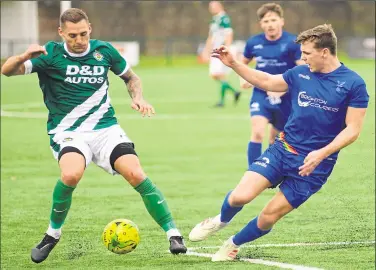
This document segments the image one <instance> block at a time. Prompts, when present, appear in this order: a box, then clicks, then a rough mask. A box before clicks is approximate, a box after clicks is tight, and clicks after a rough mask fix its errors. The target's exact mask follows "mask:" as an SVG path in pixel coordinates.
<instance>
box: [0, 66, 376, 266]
mask: <svg viewBox="0 0 376 270" xmlns="http://www.w3.org/2000/svg"><path fill="white" fill-rule="evenodd" d="M345 63H346V64H347V65H348V66H349V67H351V68H353V69H355V70H356V71H357V72H359V73H360V74H361V76H363V78H364V79H365V80H366V82H367V86H368V91H369V94H370V100H371V102H370V107H369V111H368V113H367V117H366V121H365V124H364V128H363V132H362V135H361V137H360V138H359V139H358V141H357V142H355V143H354V144H353V145H351V146H349V147H348V148H346V149H345V150H343V151H342V152H341V154H340V157H339V160H338V164H337V165H336V167H335V169H334V172H333V173H332V175H331V177H330V179H329V181H328V183H327V184H326V185H325V186H324V188H323V189H322V190H321V191H320V192H318V194H316V195H315V196H313V197H312V198H311V199H310V200H309V201H308V202H307V203H306V204H304V205H302V206H301V207H300V208H299V209H298V210H297V211H294V212H292V213H291V214H289V215H288V216H287V217H285V218H284V219H283V220H281V222H279V223H278V224H277V225H276V226H275V228H274V230H273V231H272V233H270V234H268V235H267V236H265V237H263V238H261V239H258V240H256V241H255V242H254V244H258V245H262V244H280V243H297V242H307V243H319V242H342V241H365V240H374V239H375V231H374V228H375V197H374V195H375V175H374V172H375V167H374V166H375V165H374V161H375V156H374V153H375V150H374V149H375V142H374V138H375V133H374V130H375V126H374V124H375V103H374V100H375V81H374V77H375V73H374V70H375V66H374V62H373V61H360V60H353V61H345ZM135 71H136V72H137V73H138V74H139V75H140V76H141V78H142V80H143V86H144V92H145V96H146V98H147V99H148V100H149V101H150V102H151V103H152V104H153V105H154V106H155V109H156V111H157V115H156V116H155V117H154V118H153V119H143V118H142V117H141V116H138V114H137V112H134V111H132V110H131V109H130V106H129V97H128V94H127V90H126V89H125V87H124V85H123V82H122V81H121V80H120V79H118V78H116V77H115V76H111V78H110V80H111V86H110V93H111V98H112V101H113V104H114V107H115V109H116V112H117V114H118V115H119V122H120V124H121V126H122V127H123V128H124V129H125V131H126V132H127V134H128V136H129V137H130V138H131V139H132V140H133V141H134V142H135V144H136V150H137V152H138V154H139V157H140V159H141V162H142V164H143V167H144V169H145V171H146V172H147V173H148V175H149V176H150V178H151V179H152V180H153V181H154V182H155V183H156V184H157V185H158V186H159V188H160V189H161V190H162V191H163V192H164V194H165V196H166V198H167V200H168V203H169V205H170V208H171V210H172V213H173V215H174V217H175V220H176V223H177V224H178V226H179V228H180V230H181V231H182V233H183V234H184V236H186V243H187V246H188V247H200V246H218V245H221V241H223V240H225V239H227V238H228V237H229V236H230V235H232V234H234V233H235V232H237V231H238V230H240V229H241V228H242V226H244V225H245V224H246V223H247V222H248V221H249V220H250V219H252V218H253V217H254V216H255V215H257V214H258V212H259V211H260V210H261V209H262V207H263V206H264V205H265V204H266V203H267V202H268V201H269V200H270V198H271V197H272V196H273V194H274V192H275V190H267V191H266V192H265V193H263V194H262V195H260V196H259V197H258V198H257V199H256V200H255V201H254V202H252V203H251V204H250V205H248V206H246V207H245V209H244V210H243V211H242V212H241V213H240V214H239V215H238V216H237V217H236V218H235V219H234V221H233V223H232V224H231V226H229V227H227V228H226V229H224V230H223V231H221V232H220V233H218V235H216V236H214V237H212V238H210V239H208V240H207V241H205V242H202V243H190V242H189V241H188V240H187V238H188V237H187V236H188V233H189V231H190V229H191V228H192V227H193V226H194V225H195V224H196V223H197V222H200V221H201V220H203V219H204V218H206V217H208V216H213V215H216V214H217V213H218V211H219V209H220V206H221V204H222V200H223V198H224V196H225V194H226V193H227V192H228V191H229V190H230V189H232V188H233V187H235V185H236V184H237V183H238V181H239V179H240V177H241V176H242V174H243V172H244V170H245V168H246V163H247V161H246V147H247V142H248V139H249V134H250V133H249V131H250V130H249V119H248V118H249V117H248V101H249V96H250V94H251V93H250V92H245V93H244V94H243V96H242V97H241V101H240V103H239V105H238V106H237V107H234V106H233V102H232V97H231V96H230V95H228V97H227V104H226V108H224V109H214V108H211V106H212V105H213V104H214V103H215V102H216V101H217V100H218V98H219V85H217V84H216V83H215V82H213V81H211V80H210V79H209V77H208V76H207V74H208V70H207V67H206V66H189V67H188V66H185V67H178V66H173V67H158V68H156V67H154V68H153V67H138V68H135ZM231 82H232V83H233V84H234V85H238V80H237V77H236V76H235V74H234V73H232V74H231ZM30 103H36V104H37V105H36V106H34V107H32V106H31V107H30V106H29V107H28V106H26V105H27V104H30ZM7 104H19V105H20V107H18V108H17V107H13V109H12V108H10V107H7ZM1 105H2V109H3V110H7V111H22V112H29V113H30V114H29V115H30V117H33V116H34V115H35V113H42V114H43V113H45V112H46V109H45V108H44V107H43V103H42V94H41V91H40V90H39V87H38V82H37V76H36V75H29V76H21V77H13V78H6V77H4V76H2V77H1ZM46 117H47V115H45V117H44V118H30V119H27V118H9V117H2V118H1V165H2V166H1V267H2V269H24V268H35V269H36V268H38V269H52V268H53V269H55V268H59V269H117V268H119V269H120V268H123V269H124V268H127V269H148V270H149V269H179V270H180V269H193V268H194V269H226V270H227V269H245V268H246V267H247V268H251V267H252V269H272V268H273V267H269V266H263V265H255V264H253V265H251V264H249V263H246V262H234V263H224V264H213V263H211V262H210V260H209V259H208V258H201V257H195V256H172V255H170V254H169V253H167V252H166V250H167V249H168V243H167V241H166V236H165V234H164V233H163V232H162V230H161V229H159V227H158V226H157V225H156V224H155V223H154V221H153V220H152V219H151V217H149V215H148V214H147V212H146V210H145V208H144V205H143V203H142V200H141V199H140V197H139V195H138V194H137V193H136V192H135V191H134V190H133V189H132V188H131V187H130V186H129V185H128V184H127V183H126V182H125V181H124V180H123V179H122V178H121V177H119V176H118V177H112V176H110V175H108V174H106V173H105V172H104V171H103V170H102V169H100V168H97V167H96V166H95V165H93V164H91V165H90V166H89V168H88V169H87V171H86V173H85V175H84V177H83V179H82V181H81V182H80V184H79V186H78V188H77V189H76V191H75V192H74V197H73V204H72V208H71V211H70V212H69V215H68V218H67V221H66V224H65V226H64V228H63V236H62V239H61V241H60V243H59V244H58V246H57V247H56V248H55V249H54V251H53V252H52V253H51V255H50V257H49V258H48V259H47V260H46V261H45V262H43V263H42V264H41V265H35V264H33V263H32V262H31V260H30V249H31V248H32V247H33V246H34V245H35V244H36V243H37V242H38V241H40V239H41V237H42V235H43V233H44V232H45V230H46V229H47V226H48V219H49V215H50V207H51V199H52V190H53V187H54V185H55V183H56V180H57V178H58V177H59V169H58V166H57V163H56V161H55V160H54V159H53V157H52V154H51V151H50V149H49V138H48V136H47V135H46V126H45V124H46V119H47V118H46ZM116 218H128V219H131V220H133V221H134V222H135V223H136V224H137V225H138V226H139V228H140V232H141V243H140V245H139V246H138V247H137V249H136V250H135V251H134V252H132V253H130V254H127V255H115V254H112V253H110V252H109V251H107V250H106V249H105V247H104V246H103V244H102V242H101V232H102V230H103V228H104V226H105V225H106V224H107V223H108V222H109V221H111V220H113V219H116ZM215 251H216V249H201V250H198V252H202V253H214V252H215ZM239 255H240V256H241V257H243V258H256V259H264V260H270V261H276V262H285V263H290V264H298V265H305V266H312V267H320V268H325V269H373V268H374V262H375V245H374V244H371V245H369V244H359V245H351V246H345V245H339V246H329V245H324V246H311V247H258V248H249V247H248V248H247V247H244V248H243V249H242V250H241V252H240V254H239ZM275 269H277V268H275Z"/></svg>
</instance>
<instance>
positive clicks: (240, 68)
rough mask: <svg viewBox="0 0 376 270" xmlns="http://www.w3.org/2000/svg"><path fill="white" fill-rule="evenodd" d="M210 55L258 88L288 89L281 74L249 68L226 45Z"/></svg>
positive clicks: (278, 90) (275, 90) (266, 89)
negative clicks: (236, 58)
mask: <svg viewBox="0 0 376 270" xmlns="http://www.w3.org/2000/svg"><path fill="white" fill-rule="evenodd" d="M212 57H215V58H218V59H220V60H221V61H222V62H223V64H225V65H226V66H228V67H230V68H232V69H233V70H234V71H235V72H236V73H237V74H238V75H239V76H241V77H242V78H243V79H245V80H246V81H247V82H249V83H250V84H252V85H253V86H256V87H258V88H260V89H263V90H265V91H271V92H286V91H287V89H288V85H287V83H286V82H285V80H284V79H283V77H282V74H278V75H272V74H269V73H266V72H263V71H260V70H256V69H253V68H249V67H248V66H247V65H245V64H243V63H241V62H239V61H236V60H235V58H234V56H233V55H232V54H231V53H230V51H229V49H228V48H227V47H226V46H221V47H219V48H218V49H214V50H213V53H212Z"/></svg>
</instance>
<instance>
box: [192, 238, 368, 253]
mask: <svg viewBox="0 0 376 270" xmlns="http://www.w3.org/2000/svg"><path fill="white" fill-rule="evenodd" d="M371 244H375V241H374V240H370V241H355V242H322V243H289V244H260V245H244V246H243V248H265V247H307V246H341V245H345V246H346V245H371ZM220 247H221V246H207V247H192V248H188V250H189V251H193V250H198V249H215V248H220Z"/></svg>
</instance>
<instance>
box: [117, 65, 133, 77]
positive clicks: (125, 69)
mask: <svg viewBox="0 0 376 270" xmlns="http://www.w3.org/2000/svg"><path fill="white" fill-rule="evenodd" d="M129 68H130V66H129V64H128V62H126V65H125V68H124V70H123V72H121V73H120V74H119V75H117V76H121V75H123V74H124V73H125V72H127V71H128V69H129Z"/></svg>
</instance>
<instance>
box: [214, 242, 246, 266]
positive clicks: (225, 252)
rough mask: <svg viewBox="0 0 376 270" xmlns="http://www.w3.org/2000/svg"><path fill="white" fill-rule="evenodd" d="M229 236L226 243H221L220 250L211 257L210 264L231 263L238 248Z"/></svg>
mask: <svg viewBox="0 0 376 270" xmlns="http://www.w3.org/2000/svg"><path fill="white" fill-rule="evenodd" d="M232 237H233V236H231V237H230V238H229V239H228V240H227V241H226V242H224V243H223V245H222V246H221V248H220V249H219V250H218V251H217V253H215V254H214V256H213V257H212V262H222V261H233V260H235V258H236V255H237V254H238V252H239V250H240V247H239V246H237V245H235V244H234V242H232Z"/></svg>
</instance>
